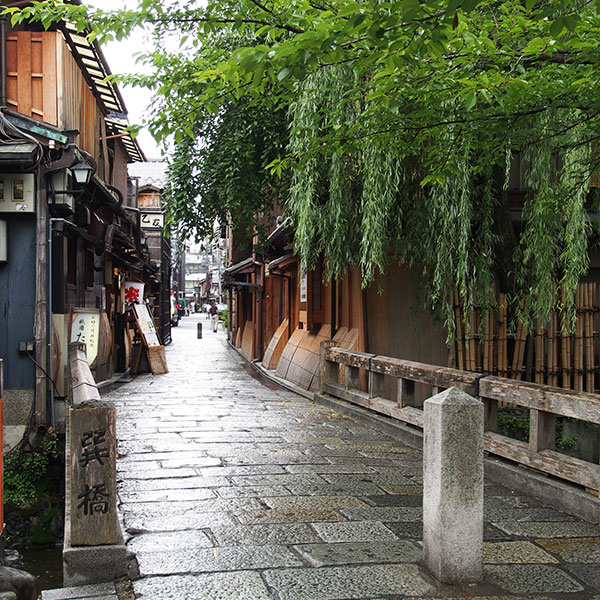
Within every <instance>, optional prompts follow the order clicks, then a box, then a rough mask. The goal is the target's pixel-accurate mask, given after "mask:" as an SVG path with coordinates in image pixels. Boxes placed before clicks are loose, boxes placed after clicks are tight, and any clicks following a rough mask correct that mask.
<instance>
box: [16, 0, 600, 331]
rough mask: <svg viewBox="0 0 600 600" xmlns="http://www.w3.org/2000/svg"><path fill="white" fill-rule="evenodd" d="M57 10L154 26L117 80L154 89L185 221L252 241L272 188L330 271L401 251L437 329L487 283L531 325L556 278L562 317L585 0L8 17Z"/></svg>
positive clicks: (599, 53) (108, 29)
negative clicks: (130, 69)
mask: <svg viewBox="0 0 600 600" xmlns="http://www.w3.org/2000/svg"><path fill="white" fill-rule="evenodd" d="M60 16H62V17H65V18H68V19H70V20H71V21H73V22H75V23H76V24H77V25H78V26H80V27H82V26H83V24H84V23H86V22H87V23H89V27H90V29H89V32H90V35H91V36H93V37H96V36H97V37H99V38H102V37H104V38H110V37H111V36H114V37H122V36H125V35H127V34H128V32H129V31H130V30H131V29H132V28H133V27H138V26H143V25H144V24H145V25H151V26H152V28H153V31H154V35H155V41H156V48H155V49H151V50H149V51H147V52H145V53H142V54H141V55H140V60H141V61H142V62H144V63H147V64H150V65H152V67H153V68H154V73H153V74H152V75H151V76H132V77H129V78H124V79H123V80H124V81H126V82H129V83H133V84H135V85H142V86H147V87H148V88H150V89H151V90H152V91H153V92H154V94H155V97H156V100H155V104H154V116H153V118H152V120H151V128H152V130H153V131H154V132H155V135H156V136H157V137H158V138H161V139H165V138H166V137H168V136H170V135H172V136H173V137H174V140H175V142H176V150H175V153H174V155H173V159H172V162H171V169H170V183H169V186H168V189H167V196H168V200H169V206H170V208H169V211H170V216H169V220H170V222H171V224H172V225H173V226H174V227H177V228H179V230H180V233H181V234H182V235H186V234H189V233H190V232H191V231H192V230H194V229H197V231H198V235H199V237H204V236H206V235H209V234H210V233H211V232H212V231H213V229H214V223H215V220H218V221H219V222H220V223H221V224H223V223H225V222H227V220H228V219H231V221H232V222H233V224H234V226H235V227H236V228H237V234H238V238H239V237H240V236H242V235H243V236H245V237H246V239H249V238H250V237H251V236H252V235H253V234H254V233H259V234H260V233H261V227H262V228H263V229H267V228H268V219H266V217H267V216H268V214H269V210H270V208H271V206H272V205H273V204H274V203H281V204H283V205H284V207H285V210H286V214H287V216H290V217H291V219H292V222H293V225H294V228H295V231H296V238H295V244H296V250H297V252H298V253H299V254H300V255H301V257H302V261H303V263H304V264H306V265H308V266H312V265H314V264H315V263H316V261H317V260H318V259H320V258H323V259H324V266H325V269H324V273H325V276H326V277H331V276H338V275H343V273H344V272H345V271H346V270H347V269H348V268H349V267H351V266H354V265H360V266H361V269H362V274H363V282H364V284H365V285H368V284H369V283H371V282H373V281H374V279H375V278H376V276H377V274H378V273H380V272H383V271H384V270H385V269H386V267H387V265H388V264H390V262H401V263H403V264H409V265H413V266H414V267H415V269H414V270H415V271H417V272H419V273H422V275H423V279H424V282H425V285H424V286H423V288H424V289H425V290H426V291H427V298H426V300H427V301H428V304H429V306H430V307H431V308H433V309H435V310H436V311H437V313H438V314H439V315H440V317H441V319H442V322H443V323H444V324H445V326H446V328H447V330H448V332H449V333H452V331H453V328H454V326H455V323H454V315H453V310H452V292H453V288H454V287H456V288H457V289H458V292H459V299H460V303H461V304H462V307H463V310H464V314H465V315H466V314H468V311H469V310H470V309H471V308H472V307H473V306H475V305H478V306H481V307H483V309H484V310H487V309H489V308H491V307H492V305H493V301H494V300H493V294H492V290H493V285H492V284H494V283H495V284H496V285H497V286H498V287H499V288H500V291H503V292H506V293H508V302H509V306H510V307H512V309H513V310H512V312H513V313H519V316H520V318H521V319H522V320H523V321H525V322H526V323H527V324H529V325H531V324H532V323H533V319H534V318H539V319H541V320H542V321H546V320H547V319H548V316H549V314H550V311H551V309H552V308H553V307H554V305H555V303H556V299H557V296H558V292H559V289H560V288H561V287H562V288H564V290H565V292H566V294H565V304H564V306H562V305H561V308H562V309H563V311H564V319H563V327H565V328H569V327H570V326H572V323H573V319H574V315H575V312H574V309H573V295H574V291H575V287H576V283H577V281H578V279H579V278H580V277H581V275H582V274H584V273H585V272H586V270H587V269H588V263H589V261H588V255H587V252H588V246H589V242H590V236H591V235H592V228H591V226H590V219H589V216H588V212H587V211H588V209H589V205H588V203H587V201H588V197H589V187H590V178H591V175H592V173H593V172H594V171H595V170H596V168H597V166H598V164H597V163H598V153H597V152H595V151H592V149H593V148H594V145H595V144H596V143H597V140H598V139H599V138H600V70H599V69H598V64H599V63H600V16H599V14H598V6H597V3H590V2H587V1H584V0H575V1H573V0H554V1H552V2H548V1H543V0H538V1H534V0H527V1H526V2H523V1H522V0H496V1H494V2H481V1H477V0H428V1H427V2H422V1H419V0H390V1H385V2H384V1H382V0H361V1H360V2H356V0H332V1H331V2H327V3H323V2H305V0H286V1H285V2H284V1H282V0H270V1H268V2H258V1H256V0H207V1H205V2H200V1H199V0H198V1H192V2H188V3H185V4H184V5H181V3H177V2H171V1H168V0H162V1H161V0H139V8H138V9H137V10H135V11H115V12H105V11H99V10H92V9H89V8H85V7H74V6H71V5H64V4H62V3H60V2H58V3H57V2H55V1H50V0H46V1H42V2H39V3H35V4H34V6H33V7H31V8H27V9H25V10H24V11H22V12H17V11H15V12H14V14H13V17H12V18H13V19H14V20H15V21H17V22H22V21H24V20H26V19H29V18H35V19H37V20H39V21H41V22H42V24H43V25H44V26H49V25H50V22H51V21H53V20H56V19H57V18H59V17H60ZM174 32H176V33H177V36H178V38H179V39H180V40H181V48H180V49H179V50H177V51H169V50H168V49H167V48H168V47H169V46H168V44H167V43H166V42H167V41H168V40H169V39H172V34H173V33H174ZM170 36H171V37H170ZM516 157H521V158H522V159H523V161H522V164H524V165H525V166H526V167H527V169H528V173H527V175H526V183H527V189H526V190H524V201H525V205H524V209H523V220H522V223H521V224H518V225H516V226H514V225H513V224H511V220H510V213H509V210H510V209H509V204H508V202H507V193H506V190H505V189H503V186H502V178H503V177H502V176H503V174H510V170H511V162H512V160H513V159H514V158H516ZM507 224H508V225H507ZM524 298H527V301H526V302H523V299H524ZM466 325H467V326H468V324H466Z"/></svg>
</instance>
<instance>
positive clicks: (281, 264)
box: [267, 254, 298, 271]
mask: <svg viewBox="0 0 600 600" xmlns="http://www.w3.org/2000/svg"><path fill="white" fill-rule="evenodd" d="M297 262H298V256H297V255H296V254H284V255H283V256H280V257H279V258H276V259H275V260H272V261H271V262H270V263H269V264H268V265H267V268H268V269H269V271H272V270H274V269H285V268H286V267H289V266H291V265H292V264H296V263H297Z"/></svg>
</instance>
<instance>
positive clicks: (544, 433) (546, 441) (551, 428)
mask: <svg viewBox="0 0 600 600" xmlns="http://www.w3.org/2000/svg"><path fill="white" fill-rule="evenodd" d="M555 439H556V415H555V414H553V413H549V412H545V411H543V410H535V409H533V408H532V409H531V410H530V411H529V448H530V450H532V451H533V452H539V451H540V450H554V445H555Z"/></svg>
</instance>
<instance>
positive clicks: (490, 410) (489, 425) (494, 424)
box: [482, 398, 498, 431]
mask: <svg viewBox="0 0 600 600" xmlns="http://www.w3.org/2000/svg"><path fill="white" fill-rule="evenodd" d="M482 400H483V407H484V413H483V424H484V428H485V430H486V431H498V401H497V400H493V399H492V398H483V399H482Z"/></svg>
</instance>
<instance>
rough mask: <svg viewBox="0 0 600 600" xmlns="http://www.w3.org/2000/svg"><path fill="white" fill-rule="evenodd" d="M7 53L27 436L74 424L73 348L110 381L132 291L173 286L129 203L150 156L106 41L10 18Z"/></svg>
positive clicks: (22, 410)
mask: <svg viewBox="0 0 600 600" xmlns="http://www.w3.org/2000/svg"><path fill="white" fill-rule="evenodd" d="M2 4H3V5H5V6H12V5H17V4H18V5H22V2H2ZM0 54H1V57H2V60H1V65H0V67H1V68H0V356H1V357H2V358H3V360H4V382H5V424H6V425H7V426H8V430H7V431H8V433H9V434H10V433H11V432H12V433H13V434H14V435H15V436H17V437H18V436H19V435H20V434H21V433H22V430H23V428H24V427H25V425H27V424H29V425H32V426H35V427H36V428H38V429H39V430H40V431H44V430H46V429H48V428H50V427H57V426H58V425H60V422H61V419H62V416H61V406H62V399H63V398H64V397H65V396H66V394H67V391H66V386H65V380H66V376H67V344H68V343H69V342H70V341H74V340H79V341H83V342H85V343H86V346H87V355H88V360H89V362H90V364H91V367H92V371H93V373H94V376H95V378H96V380H97V381H104V380H108V379H110V378H111V377H112V376H113V374H114V373H115V372H122V371H125V370H126V369H127V368H128V366H129V365H128V360H129V356H130V354H131V336H130V335H129V334H128V324H127V319H128V317H127V314H126V310H125V309H126V301H125V287H126V284H127V283H128V282H141V283H145V284H146V285H147V289H148V290H149V291H150V290H153V289H154V286H160V285H161V282H162V280H161V273H160V270H159V268H158V266H157V261H156V258H154V257H153V256H152V250H151V249H150V248H149V247H148V244H147V239H146V237H145V235H144V231H143V229H142V227H141V226H140V212H139V210H138V208H137V196H136V194H135V193H128V192H131V187H128V174H127V164H128V163H130V162H133V161H143V160H145V157H144V154H143V153H142V151H141V149H140V147H139V146H138V144H137V143H136V142H135V141H134V140H133V139H132V138H131V137H130V136H129V134H128V132H127V126H128V122H127V110H126V107H125V104H124V102H123V99H122V97H121V95H120V93H119V90H118V89H117V87H116V86H115V85H114V84H112V83H107V81H106V77H107V75H109V74H110V69H109V67H108V65H107V63H106V60H105V58H104V56H103V54H102V52H101V50H100V48H99V46H98V45H97V43H96V42H90V41H89V40H88V39H87V38H86V37H85V35H81V34H79V33H77V31H76V30H75V29H74V28H73V27H72V26H71V25H69V24H67V23H61V24H59V25H58V26H56V27H54V28H53V29H51V30H49V31H44V30H41V28H39V29H38V28H36V27H35V26H27V27H26V28H20V29H12V28H10V27H9V24H8V21H7V20H6V19H2V20H0ZM30 415H32V418H31V419H30ZM11 428H14V430H12V429H11Z"/></svg>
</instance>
